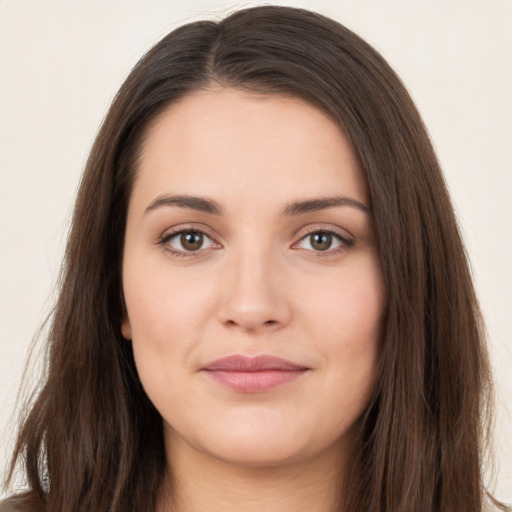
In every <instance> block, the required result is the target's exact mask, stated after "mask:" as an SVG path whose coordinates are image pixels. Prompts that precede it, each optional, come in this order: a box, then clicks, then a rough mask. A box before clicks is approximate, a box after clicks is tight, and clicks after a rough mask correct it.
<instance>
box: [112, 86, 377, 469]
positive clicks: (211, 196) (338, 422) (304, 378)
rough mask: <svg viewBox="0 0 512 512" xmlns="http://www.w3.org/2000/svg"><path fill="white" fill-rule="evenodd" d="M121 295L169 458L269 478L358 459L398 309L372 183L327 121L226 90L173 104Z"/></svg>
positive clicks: (150, 148)
mask: <svg viewBox="0 0 512 512" xmlns="http://www.w3.org/2000/svg"><path fill="white" fill-rule="evenodd" d="M123 286H124V296H125V300H126V306H127V315H126V318H125V319H124V321H123V324H122V331H123V335H124V336H125V337H126V338H129V339H132V340H133V350H134V355H135V362H136V365H137V370H138V373H139V376H140V379H141V381H142V384H143V386H144V389H145V390H146V393H147V395H148V396H149V398H150V399H151V401H152V402H153V404H154V405H155V407H156V408H157V410H158V411H159V412H160V414H161V415H162V418H163V420H164V432H165V437H166V443H167V445H168V446H172V450H173V451H172V453H178V451H179V450H180V447H181V448H183V449H185V447H186V450H189V451H190V450H193V451H194V452H196V453H200V454H202V455H203V456H212V457H215V458H217V459H221V460H224V461H228V462H232V463H236V464H246V465H253V466H254V465H262V466H263V465H275V464H284V463H287V462H294V461H295V462H296V461H306V460H310V459H312V458H314V457H316V456H318V455H320V454H322V453H333V454H336V456H339V452H340V451H346V450H348V449H349V448H350V446H351V444H352V442H353V436H354V431H355V429H356V428H357V420H358V419H359V418H360V416H361V414H362V412H363V411H364V409H365V407H366V406H367V405H368V401H369V398H370V396H371V394H372V391H373V389H374V384H375V380H376V373H377V358H378V347H379V338H380V335H381V323H382V319H383V312H384V308H385V300H386V299H385V291H384V286H383V280H382V275H381V269H380V265H379V258H378V254H377V250H376V245H375V237H374V232H373V226H372V217H371V213H370V210H369V203H368V195H367V189H366V184H365V180H364V178H363V175H362V172H361V170H360V168H359V165H358V162H357V159H356V158H355V156H354V153H353V151H352V150H351V148H350V146H349V144H348V142H347V140H346V138H345V136H344V135H343V133H342V132H341V131H340V129H339V128H338V126H337V125H336V124H335V123H334V122H333V121H332V120H331V119H330V118H329V117H327V116H326V115H325V114H324V113H322V112H321V111H319V110H318V109H316V108H314V107H313V106H311V105H309V104H307V103H305V102H303V101H301V100H299V99H295V98H288V97H283V96H259V95H255V94H251V93H248V92H243V91H240V90H237V89H222V88H219V89H215V90H207V91H201V92H196V93H194V94H192V95H189V96H188V97H186V98H184V99H183V100H181V101H180V102H178V103H175V104H173V105H172V106H171V107H170V108H168V109H167V110H166V111H165V112H164V113H163V114H162V115H160V116H159V118H158V119H157V120H156V121H155V122H154V123H153V124H152V126H151V127H150V129H149V131H148V134H147V138H146V140H145V143H144V146H143V152H142V155H141V158H140V161H139V166H138V174H137V176H136V179H135V183H134V188H133V194H132V197H131V200H130V204H129V211H128V221H127V227H126V239H125V247H124V260H123ZM328 450H329V451H328Z"/></svg>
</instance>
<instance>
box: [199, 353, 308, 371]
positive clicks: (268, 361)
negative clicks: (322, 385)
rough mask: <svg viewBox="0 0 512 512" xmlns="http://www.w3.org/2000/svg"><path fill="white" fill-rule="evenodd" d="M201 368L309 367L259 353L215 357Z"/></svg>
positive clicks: (208, 369)
mask: <svg viewBox="0 0 512 512" xmlns="http://www.w3.org/2000/svg"><path fill="white" fill-rule="evenodd" d="M201 369H202V370H207V371H222V372H261V371H270V370H275V371H279V370H280V371H300V370H308V369H309V368H308V367H307V366H304V365H300V364H297V363H292V362H291V361H288V360H286V359H283V358H281V357H276V356H270V355H260V356H255V357H249V356H242V355H233V356H227V357H222V358H220V359H216V360H215V361H212V362H210V363H208V364H207V365H205V366H203V367H202V368H201Z"/></svg>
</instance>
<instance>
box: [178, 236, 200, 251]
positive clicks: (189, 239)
mask: <svg viewBox="0 0 512 512" xmlns="http://www.w3.org/2000/svg"><path fill="white" fill-rule="evenodd" d="M180 243H181V246H182V247H183V249H185V250H186V251H197V250H198V249H201V247H202V245H203V234H202V233H199V232H197V231H191V232H188V233H182V234H181V235H180Z"/></svg>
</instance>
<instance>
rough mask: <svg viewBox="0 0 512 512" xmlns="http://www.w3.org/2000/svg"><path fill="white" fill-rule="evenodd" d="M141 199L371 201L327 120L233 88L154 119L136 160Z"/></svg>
mask: <svg viewBox="0 0 512 512" xmlns="http://www.w3.org/2000/svg"><path fill="white" fill-rule="evenodd" d="M141 191H143V192H144V195H147V196H149V195H158V194H162V193H185V194H186V193H193V194H196V195H198V194H199V195H206V196H215V198H216V200H218V201H220V202H223V201H229V200H232V199H233V198H239V199H240V200H242V199H244V200H248V201H249V200H259V201H263V202H266V201H267V200H269V199H270V197H271V198H273V199H275V200H276V202H279V201H281V202H283V201H289V200H290V199H294V198H296V199H299V198H303V197H311V196H331V195H333V193H340V194H343V195H350V196H353V197H354V198H356V199H359V200H361V201H366V200H367V191H366V183H365V180H364V177H363V174H362V172H361V169H360V166H359V163H358V161H357V158H356V157H355V153H354V152H353V150H352V148H351V147H350V144H349V142H348V140H347V138H346V137H345V136H344V134H343V132H342V130H341V128H340V127H339V126H338V125H337V124H336V123H335V122H334V121H333V120H332V119H331V118H330V117H329V116H327V115H326V114H325V113H323V112H322V111H321V110H319V109H318V108H316V107H314V106H312V105H311V104H309V103H307V102H305V101H303V100H301V99H298V98H294V97H288V96H282V95H257V94H254V93H250V92H247V91H243V90H240V89H234V88H218V89H210V90H201V91H197V92H194V93H192V94H190V95H188V96H186V97H185V98H183V99H181V100H180V101H178V102H176V103H174V104H172V105H171V106H170V107H168V108H167V109H166V110H164V111H163V112H162V113H161V114H160V115H159V116H158V117H157V119H156V120H155V121H154V122H153V123H152V124H151V126H150V127H149V129H148V131H147V134H146V137H145V140H144V142H143V146H142V152H141V156H140V159H139V165H138V169H137V177H136V180H135V186H134V194H139V193H140V192H141ZM261 196H263V197H261Z"/></svg>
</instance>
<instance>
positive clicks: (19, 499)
mask: <svg viewBox="0 0 512 512" xmlns="http://www.w3.org/2000/svg"><path fill="white" fill-rule="evenodd" d="M0 512H44V509H43V507H42V506H41V502H40V500H39V498H38V497H37V496H36V495H35V494H34V493H30V492H25V493H22V494H15V495H13V496H9V497H8V498H6V499H4V500H1V501H0Z"/></svg>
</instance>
